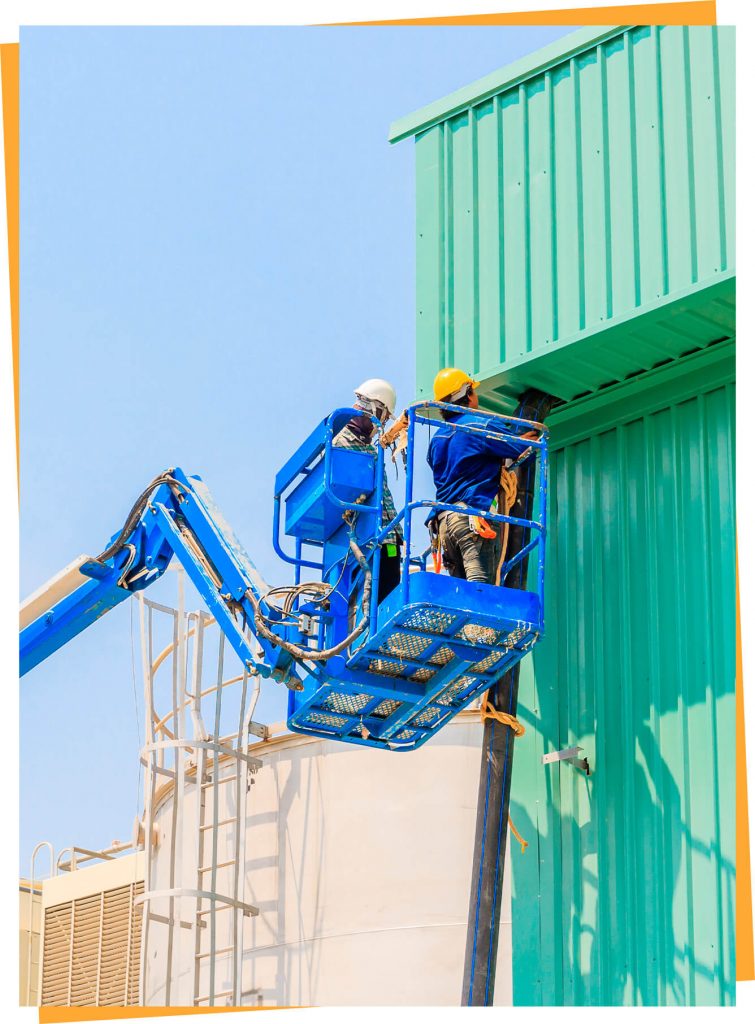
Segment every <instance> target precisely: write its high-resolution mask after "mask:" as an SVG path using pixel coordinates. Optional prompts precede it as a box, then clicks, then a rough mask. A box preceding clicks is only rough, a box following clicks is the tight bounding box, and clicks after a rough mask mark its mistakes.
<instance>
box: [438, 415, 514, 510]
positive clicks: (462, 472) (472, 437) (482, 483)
mask: <svg viewBox="0 0 755 1024" xmlns="http://www.w3.org/2000/svg"><path fill="white" fill-rule="evenodd" d="M450 422H451V423H459V424H465V423H469V424H470V425H472V426H477V427H480V428H483V429H485V430H490V431H495V433H504V429H505V428H504V427H503V426H501V425H500V424H499V423H497V422H496V421H495V420H481V419H479V417H478V416H473V415H471V414H470V413H464V412H462V413H458V414H452V419H451V421H450ZM520 453H521V449H517V448H514V446H513V445H511V444H510V443H509V442H508V441H507V440H506V439H505V438H503V437H502V438H501V439H500V441H499V440H497V439H493V438H487V437H483V436H482V435H481V434H469V433H467V432H466V431H463V430H456V429H455V428H454V427H452V426H450V425H449V424H446V425H445V426H442V427H441V428H440V429H439V430H437V431H436V432H435V435H434V437H433V439H432V440H431V441H430V445H429V447H428V450H427V461H428V463H429V465H430V468H431V469H432V471H433V479H434V481H435V493H436V496H437V499H438V501H443V502H446V503H447V504H449V505H458V504H460V503H461V502H464V504H465V505H469V506H470V507H471V508H479V509H485V510H487V509H489V508H490V505H491V503H492V501H493V498H495V496H496V494H497V493H498V483H499V480H500V477H501V463H502V462H503V460H504V459H515V458H517V456H518V455H519V454H520Z"/></svg>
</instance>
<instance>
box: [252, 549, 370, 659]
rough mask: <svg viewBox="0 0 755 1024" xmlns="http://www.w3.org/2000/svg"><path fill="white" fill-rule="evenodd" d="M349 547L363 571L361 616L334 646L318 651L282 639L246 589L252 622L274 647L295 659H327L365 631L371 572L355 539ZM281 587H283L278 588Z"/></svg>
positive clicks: (367, 620) (368, 613) (368, 611)
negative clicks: (345, 635) (252, 609)
mask: <svg viewBox="0 0 755 1024" xmlns="http://www.w3.org/2000/svg"><path fill="white" fill-rule="evenodd" d="M349 547H350V548H351V551H352V553H353V555H354V557H355V558H356V560H357V562H358V563H359V566H360V568H361V569H362V571H363V572H364V591H363V594H362V618H361V620H360V621H359V623H358V624H357V625H356V627H355V628H354V629H353V630H352V631H351V632H350V633H349V635H348V636H347V637H344V639H343V640H341V641H340V643H337V644H336V645H335V646H334V647H327V648H325V650H322V651H318V650H312V649H311V648H309V647H299V646H298V644H294V643H291V641H290V640H284V639H283V637H280V636H278V634H277V633H274V632H273V631H272V630H271V629H270V628H269V627H268V625H267V623H266V622H265V616H264V615H263V613H262V609H261V608H260V602H259V601H258V600H257V598H256V597H255V595H254V593H253V592H252V591H251V590H247V592H246V596H247V597H248V598H249V600H250V602H251V604H252V607H253V608H254V624H255V626H256V627H257V629H258V630H259V631H260V633H261V634H262V636H264V637H265V639H266V640H268V641H269V642H270V643H271V644H274V645H275V646H276V647H280V648H281V650H284V651H286V652H287V653H288V654H290V655H291V657H292V658H295V659H296V660H297V661H327V660H328V658H332V657H333V656H334V655H336V654H340V653H341V651H344V650H346V648H347V647H350V646H351V644H352V643H353V642H354V641H355V640H356V638H357V637H358V636H359V635H360V634H361V633H363V632H364V631H365V629H366V628H367V626H368V625H369V621H370V596H371V594H372V572H371V570H370V567H369V564H368V563H367V559H366V558H365V557H364V554H363V553H362V551H361V549H360V548H359V545H358V544H357V543H356V541H355V540H353V539H352V540H351V541H350V542H349ZM278 589H279V590H280V589H283V588H278Z"/></svg>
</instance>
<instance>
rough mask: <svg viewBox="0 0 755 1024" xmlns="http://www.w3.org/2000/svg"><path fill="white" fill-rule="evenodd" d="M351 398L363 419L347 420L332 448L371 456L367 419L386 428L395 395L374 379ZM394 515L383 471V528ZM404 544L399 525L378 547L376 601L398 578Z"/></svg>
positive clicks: (370, 427)
mask: <svg viewBox="0 0 755 1024" xmlns="http://www.w3.org/2000/svg"><path fill="white" fill-rule="evenodd" d="M354 394H355V395H356V396H357V400H356V402H355V403H354V408H355V409H358V410H359V411H360V412H361V413H363V414H366V415H361V416H355V417H354V419H352V420H349V422H348V423H347V424H346V426H345V427H344V428H343V429H342V430H340V431H339V432H338V433H337V434H336V436H335V437H334V438H333V444H334V445H336V446H338V447H339V448H350V449H351V450H352V451H358V452H370V453H371V454H373V455H374V454H375V446H374V445H373V443H372V438H373V435H374V434H375V424H374V423H373V422H372V421H371V420H370V419H369V417H370V416H374V417H375V418H376V419H378V420H379V421H380V422H381V423H382V424H383V425H385V423H386V422H387V421H388V419H389V418H390V417H391V416H393V414H394V411H395V409H396V391H395V389H394V388H393V386H392V385H391V384H389V383H388V381H387V380H382V379H380V378H377V377H374V378H371V379H370V380H366V381H365V382H364V383H363V384H360V385H359V387H358V388H356V389H355V391H354ZM395 515H396V506H395V505H394V504H393V496H392V494H391V491H390V488H389V487H388V475H387V474H386V472H385V467H383V518H382V524H383V526H385V525H386V523H389V522H390V521H391V519H393V517H394V516H395ZM403 541H404V535H403V533H402V531H401V526H400V525H399V524H397V525H396V528H395V529H394V530H391V532H390V533H389V534H387V535H386V536H385V537H384V538H383V542H382V544H381V547H380V580H379V583H378V601H382V600H383V598H384V597H387V596H388V594H390V592H391V591H392V590H393V589H394V587H396V586H397V585H398V582H399V579H400V578H401V545H402V544H403Z"/></svg>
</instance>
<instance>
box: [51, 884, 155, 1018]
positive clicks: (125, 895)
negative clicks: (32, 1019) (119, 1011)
mask: <svg viewBox="0 0 755 1024" xmlns="http://www.w3.org/2000/svg"><path fill="white" fill-rule="evenodd" d="M143 891H144V883H143V882H136V883H133V884H131V885H124V886H121V887H120V888H118V889H108V890H106V891H105V892H99V893H95V894H93V895H91V896H84V897H82V898H80V899H76V900H73V901H69V902H68V903H61V904H59V905H58V906H54V907H48V908H47V910H46V911H45V925H44V953H43V961H42V964H43V966H42V1005H43V1006H134V1005H136V1003H137V1002H138V1000H139V955H140V951H141V911H140V910H138V909H137V908H135V907H134V898H135V897H136V896H139V895H141V893H142V892H143Z"/></svg>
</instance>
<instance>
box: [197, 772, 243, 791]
mask: <svg viewBox="0 0 755 1024" xmlns="http://www.w3.org/2000/svg"><path fill="white" fill-rule="evenodd" d="M236 781H237V779H236V776H235V775H226V777H225V778H224V779H218V781H217V782H214V781H213V782H203V783H202V789H210V788H211V787H212V786H222V785H223V783H225V782H236ZM241 781H242V782H243V778H242V780H241Z"/></svg>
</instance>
